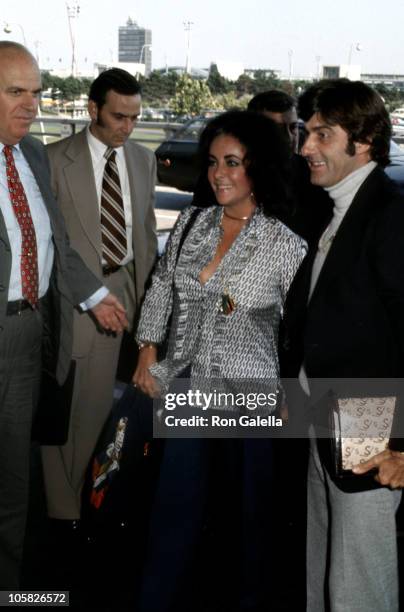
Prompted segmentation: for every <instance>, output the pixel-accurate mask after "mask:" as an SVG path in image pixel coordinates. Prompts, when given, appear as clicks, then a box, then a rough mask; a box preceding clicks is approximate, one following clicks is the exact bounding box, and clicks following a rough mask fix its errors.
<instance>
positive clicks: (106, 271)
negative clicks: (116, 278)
mask: <svg viewBox="0 0 404 612" xmlns="http://www.w3.org/2000/svg"><path fill="white" fill-rule="evenodd" d="M121 268H122V266H109V265H108V264H105V266H102V275H103V276H109V275H110V274H114V272H118V270H120V269H121Z"/></svg>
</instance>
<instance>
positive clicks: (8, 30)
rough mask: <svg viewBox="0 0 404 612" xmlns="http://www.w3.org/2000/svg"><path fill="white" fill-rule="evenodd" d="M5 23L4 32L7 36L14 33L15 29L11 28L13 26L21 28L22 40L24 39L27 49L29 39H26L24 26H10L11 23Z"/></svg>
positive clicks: (18, 24)
mask: <svg viewBox="0 0 404 612" xmlns="http://www.w3.org/2000/svg"><path fill="white" fill-rule="evenodd" d="M3 23H4V27H3V32H5V33H6V34H11V32H12V31H13V28H12V27H11V25H14V26H18V27H19V28H20V30H21V35H22V39H23V41H24V45H25V47H26V46H27V39H26V38H25V32H24V28H23V27H22V25H21V24H20V23H13V24H10V23H9V22H6V21H4V22H3Z"/></svg>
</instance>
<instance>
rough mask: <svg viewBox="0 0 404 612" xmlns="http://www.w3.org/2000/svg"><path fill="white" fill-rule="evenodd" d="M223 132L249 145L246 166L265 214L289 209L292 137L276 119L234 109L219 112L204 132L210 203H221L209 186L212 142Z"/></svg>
mask: <svg viewBox="0 0 404 612" xmlns="http://www.w3.org/2000/svg"><path fill="white" fill-rule="evenodd" d="M221 135H227V136H232V137H233V138H235V139H236V140H238V141H239V142H240V143H241V144H242V145H243V147H245V149H246V156H245V161H246V162H247V163H246V164H245V170H246V173H247V176H248V177H249V178H250V180H251V182H252V185H253V192H254V196H255V199H256V201H257V203H258V204H259V205H260V206H262V209H263V212H264V214H265V215H267V216H268V217H269V216H274V215H275V216H278V215H283V214H285V213H286V212H288V210H289V209H290V207H291V203H292V200H291V193H290V187H289V186H290V146H289V143H288V140H287V139H286V137H285V135H284V133H283V131H282V130H281V129H280V128H279V126H278V125H277V124H276V123H275V122H274V121H272V120H271V119H269V118H268V117H266V116H264V115H261V114H258V113H256V112H252V111H240V110H234V111H228V112H227V113H223V114H222V115H218V116H217V117H215V118H214V119H212V120H211V121H210V122H209V123H208V124H207V126H206V127H205V129H204V130H203V132H202V134H201V137H200V140H199V158H200V164H201V169H202V173H201V176H202V181H203V182H204V197H205V198H206V200H207V201H208V203H216V204H217V202H216V198H215V196H214V195H213V191H212V189H211V188H210V186H208V181H207V173H208V161H209V151H210V146H211V144H212V142H213V141H214V140H215V138H217V137H218V136H221ZM200 183H201V182H200ZM199 199H200V198H198V200H199Z"/></svg>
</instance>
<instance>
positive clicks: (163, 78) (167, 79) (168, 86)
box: [139, 70, 179, 106]
mask: <svg viewBox="0 0 404 612" xmlns="http://www.w3.org/2000/svg"><path fill="white" fill-rule="evenodd" d="M178 79H179V77H178V75H177V73H176V72H173V71H170V72H168V74H161V72H159V71H158V70H154V71H153V72H151V73H150V75H149V76H148V78H147V79H146V78H144V77H140V78H139V82H140V84H141V86H142V97H143V100H144V101H145V102H146V103H147V104H150V105H151V106H153V105H157V106H165V105H166V104H167V103H168V100H169V99H170V98H172V97H173V96H174V95H175V86H176V84H177V81H178Z"/></svg>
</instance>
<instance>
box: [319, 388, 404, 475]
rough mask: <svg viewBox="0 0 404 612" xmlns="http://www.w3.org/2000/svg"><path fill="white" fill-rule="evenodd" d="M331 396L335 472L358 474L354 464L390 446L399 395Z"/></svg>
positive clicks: (336, 473) (337, 473)
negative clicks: (353, 470)
mask: <svg viewBox="0 0 404 612" xmlns="http://www.w3.org/2000/svg"><path fill="white" fill-rule="evenodd" d="M331 397H332V400H333V401H332V409H331V413H330V417H331V431H332V437H331V443H332V449H333V452H332V454H333V459H334V467H335V476H336V477H337V478H346V477H351V476H354V477H355V478H358V477H357V475H355V474H354V473H353V472H352V468H354V467H356V466H358V465H360V464H361V463H365V461H368V460H369V459H372V458H373V457H374V456H375V455H378V454H379V453H382V452H383V451H385V450H386V449H387V448H389V446H390V439H391V436H392V428H393V421H394V415H395V411H396V407H397V404H398V398H397V397H396V396H382V397H345V398H339V397H335V396H334V395H331Z"/></svg>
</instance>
